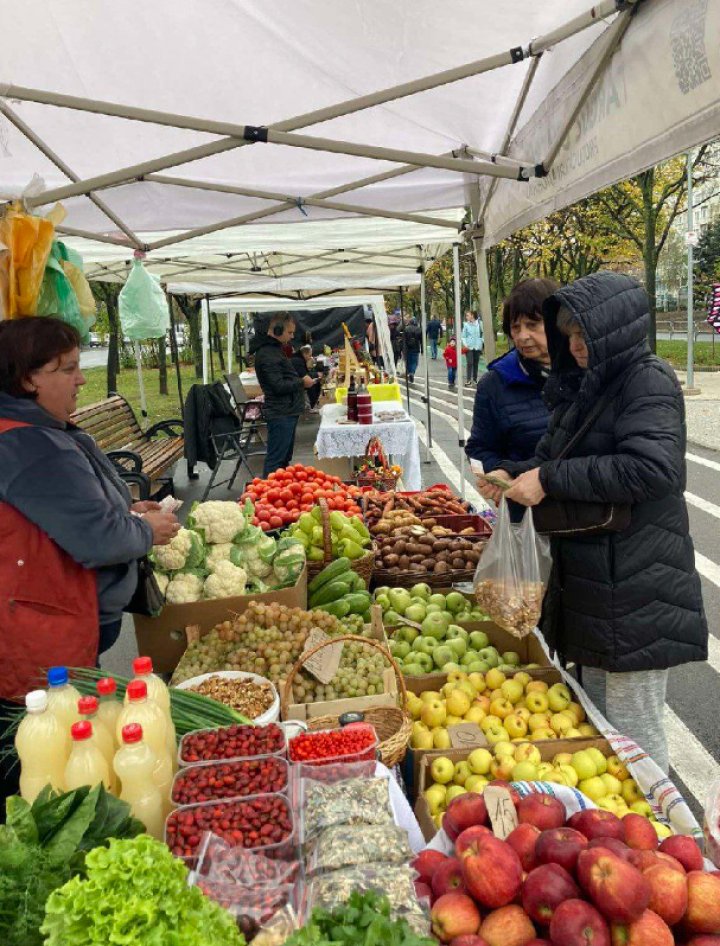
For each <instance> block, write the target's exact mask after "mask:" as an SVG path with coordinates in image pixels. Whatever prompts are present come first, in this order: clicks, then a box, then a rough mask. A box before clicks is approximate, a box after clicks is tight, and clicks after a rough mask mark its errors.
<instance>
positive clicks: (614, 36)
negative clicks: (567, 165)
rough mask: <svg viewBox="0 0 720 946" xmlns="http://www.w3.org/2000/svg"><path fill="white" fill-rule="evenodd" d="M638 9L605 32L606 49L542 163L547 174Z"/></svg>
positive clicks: (622, 16) (631, 8)
mask: <svg viewBox="0 0 720 946" xmlns="http://www.w3.org/2000/svg"><path fill="white" fill-rule="evenodd" d="M635 2H637V0H633V3H635ZM636 9H637V7H636V6H631V7H629V8H628V9H626V10H624V12H622V13H621V14H620V16H618V18H617V19H616V20H615V22H614V23H613V24H612V25H611V26H610V28H609V29H608V30H607V32H606V33H605V34H604V36H605V37H606V43H605V49H604V50H603V52H602V54H601V56H600V58H599V59H598V61H597V63H596V64H595V68H594V69H593V70H592V72H591V73H590V75H589V76H588V77H587V79H586V81H585V85H584V86H583V89H582V92H581V93H580V95H579V96H578V100H577V102H576V103H575V107H574V108H573V110H572V112H571V113H570V115H569V116H568V118H567V120H566V122H565V124H564V125H563V127H562V129H561V130H560V133H559V134H558V136H557V139H556V140H555V143H554V144H553V145H552V146H551V148H550V150H549V152H548V154H547V155H546V157H545V160H544V161H543V163H542V166H543V168H544V169H545V173H546V174H547V173H548V172H549V171H551V170H552V166H553V164H554V163H555V160H556V158H557V156H558V154H559V153H560V149H561V148H562V146H563V145H564V144H565V141H566V139H567V136H568V135H569V134H570V131H571V129H572V127H573V125H574V124H575V122H576V121H577V117H578V115H579V114H580V112H581V110H582V108H583V107H584V105H585V103H586V102H587V100H588V98H589V97H590V94H591V92H592V91H593V89H594V88H595V86H596V85H597V82H598V80H599V79H600V77H601V76H602V74H603V73H604V72H605V70H606V69H607V66H608V64H609V62H610V60H611V59H612V57H613V55H614V54H615V51H616V50H617V48H618V46H619V45H620V43H621V42H622V38H623V36H624V35H625V33H626V31H627V29H628V27H629V26H630V21H631V20H632V18H633V16H634V14H635V11H636Z"/></svg>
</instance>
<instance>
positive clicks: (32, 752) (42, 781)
mask: <svg viewBox="0 0 720 946" xmlns="http://www.w3.org/2000/svg"><path fill="white" fill-rule="evenodd" d="M25 708H26V709H27V715H26V716H25V717H23V719H22V721H21V722H20V725H19V726H18V731H17V733H16V734H15V748H16V750H17V754H18V758H19V759H20V794H21V795H22V797H23V798H24V799H25V801H27V802H29V803H30V804H32V802H33V801H34V800H35V799H36V798H37V796H38V795H39V794H40V792H41V791H42V789H43V788H44V787H45V786H46V785H52V787H53V788H54V789H57V790H58V791H62V790H63V789H64V788H65V764H66V763H67V757H68V753H67V738H66V735H65V731H64V729H63V726H62V724H61V723H60V721H59V720H58V718H57V717H56V716H55V714H54V713H52V712H50V710H49V708H48V696H47V693H46V692H45V690H33V691H32V692H31V693H28V694H27V696H26V697H25Z"/></svg>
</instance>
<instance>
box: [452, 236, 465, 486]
mask: <svg viewBox="0 0 720 946" xmlns="http://www.w3.org/2000/svg"><path fill="white" fill-rule="evenodd" d="M453 288H454V295H455V345H456V347H457V351H458V369H457V403H458V447H459V448H460V495H461V496H462V498H463V499H465V404H464V400H463V398H464V391H465V372H464V370H463V367H464V366H463V356H462V315H461V305H460V247H459V246H458V244H457V243H454V244H453Z"/></svg>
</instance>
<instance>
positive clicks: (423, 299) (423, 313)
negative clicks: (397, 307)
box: [420, 247, 433, 463]
mask: <svg viewBox="0 0 720 946" xmlns="http://www.w3.org/2000/svg"><path fill="white" fill-rule="evenodd" d="M420 253H421V256H422V262H421V264H420V266H421V269H422V281H421V283H420V320H421V322H420V325H421V331H422V337H423V343H424V348H425V394H424V396H423V401H424V402H425V408H426V411H427V415H426V420H425V427H426V429H427V448H426V449H427V452H426V458H425V462H426V463H429V462H430V460H431V455H430V449H431V448H432V445H433V442H432V412H431V410H430V360H429V353H428V342H427V293H426V286H425V276H426V267H425V254H424V251H423V247H420Z"/></svg>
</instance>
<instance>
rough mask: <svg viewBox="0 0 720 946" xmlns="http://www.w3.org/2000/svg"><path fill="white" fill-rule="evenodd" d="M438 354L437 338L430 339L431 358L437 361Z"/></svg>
mask: <svg viewBox="0 0 720 946" xmlns="http://www.w3.org/2000/svg"><path fill="white" fill-rule="evenodd" d="M437 353H438V340H437V339H436V338H431V339H430V356H431V358H432V360H433V361H437Z"/></svg>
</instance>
